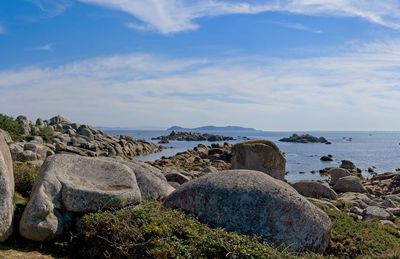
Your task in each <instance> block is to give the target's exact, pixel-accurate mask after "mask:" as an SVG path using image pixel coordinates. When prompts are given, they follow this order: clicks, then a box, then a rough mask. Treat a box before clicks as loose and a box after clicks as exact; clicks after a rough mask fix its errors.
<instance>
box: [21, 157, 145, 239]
mask: <svg viewBox="0 0 400 259" xmlns="http://www.w3.org/2000/svg"><path fill="white" fill-rule="evenodd" d="M140 201H141V193H140V190H139V187H138V184H137V182H136V177H135V174H134V173H133V171H132V170H131V169H130V168H129V167H128V166H126V165H123V164H121V163H118V162H117V161H109V160H105V159H100V158H86V157H82V156H76V155H54V156H51V157H49V158H47V159H46V161H45V163H44V164H43V166H42V168H41V169H40V172H39V176H38V180H37V182H36V184H35V186H34V188H33V191H32V194H31V199H30V200H29V203H28V205H27V206H26V208H25V211H24V213H23V216H22V219H21V222H20V233H21V235H22V236H23V237H25V238H27V239H30V240H34V241H45V240H51V239H54V238H55V237H57V236H59V235H61V234H62V233H63V232H64V230H65V228H66V226H68V225H69V221H71V215H72V214H71V213H86V212H94V211H100V210H103V209H110V208H121V207H123V206H126V205H129V204H137V203H139V202H140Z"/></svg>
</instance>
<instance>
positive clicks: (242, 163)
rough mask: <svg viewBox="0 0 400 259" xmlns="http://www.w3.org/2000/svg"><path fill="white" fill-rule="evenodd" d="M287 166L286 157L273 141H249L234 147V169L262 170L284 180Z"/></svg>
mask: <svg viewBox="0 0 400 259" xmlns="http://www.w3.org/2000/svg"><path fill="white" fill-rule="evenodd" d="M285 166H286V159H285V157H284V156H283V154H282V152H281V151H280V150H279V148H278V147H277V146H276V145H275V143H273V142H272V141H268V140H255V141H247V142H242V143H239V144H236V145H234V146H233V147H232V169H249V170H256V171H261V172H264V173H266V174H268V175H270V176H272V177H274V178H276V179H279V180H284V179H285Z"/></svg>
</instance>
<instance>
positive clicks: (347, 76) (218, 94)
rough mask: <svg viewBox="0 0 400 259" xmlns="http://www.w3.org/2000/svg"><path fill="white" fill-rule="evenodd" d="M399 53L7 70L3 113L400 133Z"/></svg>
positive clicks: (371, 48) (362, 50)
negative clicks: (397, 130)
mask: <svg viewBox="0 0 400 259" xmlns="http://www.w3.org/2000/svg"><path fill="white" fill-rule="evenodd" d="M399 46H400V41H397V40H393V41H390V40H387V41H383V42H374V43H370V44H364V45H358V46H357V47H355V48H353V49H349V51H348V52H347V53H344V54H341V55H338V56H326V57H316V58H301V59H299V58H287V59H270V58H267V57H264V58H263V57H258V58H250V57H242V58H235V59H224V60H219V59H190V58H187V59H173V58H168V57H160V56H154V55H150V54H137V53H136V54H131V55H116V56H110V57H98V58H92V59H86V60H81V61H76V62H73V63H67V64H64V65H61V66H58V67H28V68H23V69H20V70H6V71H0V95H1V96H2V97H3V99H2V100H3V101H2V102H1V103H0V110H1V111H2V112H4V113H9V114H11V115H14V116H16V115H18V114H19V113H26V114H28V115H30V116H33V117H35V116H43V117H49V116H51V115H53V114H56V113H62V114H65V115H67V116H70V117H72V118H73V119H76V120H80V121H87V122H90V123H92V124H95V125H118V126H123V127H140V126H142V125H157V126H169V125H170V124H176V123H178V124H183V125H187V126H198V125H201V124H209V123H212V124H213V123H214V124H238V125H251V126H253V127H257V128H261V129H269V130H282V129H291V130H300V129H330V130H357V129H365V130H367V129H383V130H392V129H398V128H399V127H400V121H398V120H397V119H396V118H397V117H398V114H399V113H400V106H399V104H398V100H399V99H400V83H399V82H400V76H399V71H400V62H399V59H398V57H399V55H400V47H399ZM21 104H24V105H21ZM38 104H40V105H38ZM99 104H101V105H99ZM260 118H264V119H260ZM338 122H341V123H338Z"/></svg>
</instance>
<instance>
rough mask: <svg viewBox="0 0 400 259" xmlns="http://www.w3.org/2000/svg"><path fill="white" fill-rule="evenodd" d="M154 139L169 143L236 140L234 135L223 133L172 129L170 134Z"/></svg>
mask: <svg viewBox="0 0 400 259" xmlns="http://www.w3.org/2000/svg"><path fill="white" fill-rule="evenodd" d="M152 140H160V142H159V143H160V144H167V143H169V141H209V142H217V141H229V140H234V138H233V137H227V136H222V135H214V134H208V133H199V132H186V131H174V130H173V131H172V132H171V133H170V134H169V135H166V136H159V137H156V138H152Z"/></svg>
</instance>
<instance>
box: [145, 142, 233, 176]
mask: <svg viewBox="0 0 400 259" xmlns="http://www.w3.org/2000/svg"><path fill="white" fill-rule="evenodd" d="M231 148H232V145H231V144H229V143H227V142H225V143H224V144H211V146H208V145H204V144H199V145H197V146H196V147H195V148H194V149H192V150H188V151H185V152H181V153H177V154H176V155H174V156H171V157H161V158H160V159H157V160H155V161H153V162H150V163H151V164H152V165H153V166H155V167H157V168H160V169H163V170H166V169H168V168H169V169H180V170H185V171H188V172H191V174H192V175H199V173H200V172H203V173H215V172H217V171H221V170H228V169H230V168H231V165H230V163H231V158H232V153H231ZM200 175H202V174H200Z"/></svg>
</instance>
